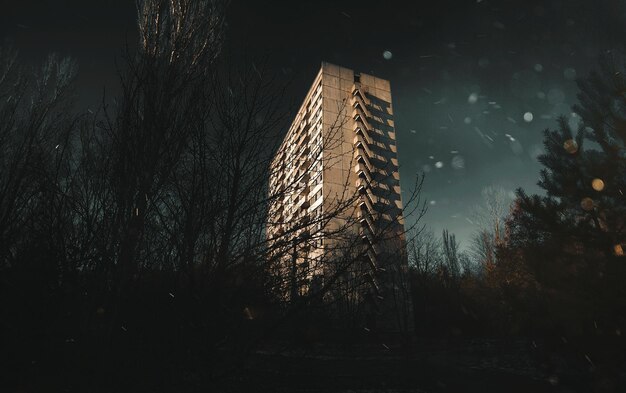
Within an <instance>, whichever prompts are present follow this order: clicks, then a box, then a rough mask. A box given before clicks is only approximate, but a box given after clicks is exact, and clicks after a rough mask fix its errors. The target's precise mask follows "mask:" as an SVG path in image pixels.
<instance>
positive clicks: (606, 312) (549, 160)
mask: <svg viewBox="0 0 626 393" xmlns="http://www.w3.org/2000/svg"><path fill="white" fill-rule="evenodd" d="M625 71H626V66H625V64H624V63H623V61H621V59H620V57H619V56H614V55H612V54H606V55H605V56H604V57H602V59H601V61H600V67H599V69H598V70H597V71H594V72H592V73H591V74H590V75H589V76H588V77H586V78H583V79H581V80H579V81H578V86H579V89H580V93H579V94H578V100H579V104H578V105H576V106H574V108H573V110H574V112H575V113H576V114H577V115H578V116H579V117H580V122H579V125H578V127H577V129H573V127H572V126H570V124H569V123H568V121H567V119H566V118H564V117H561V118H560V119H559V121H558V128H557V129H555V130H546V131H545V132H544V146H545V153H544V154H543V155H541V156H540V157H539V161H540V162H541V163H542V164H543V166H544V169H543V170H542V171H541V174H540V181H539V183H538V185H539V186H540V187H541V188H543V190H544V191H545V195H542V196H540V195H527V194H525V193H524V192H523V190H518V198H517V200H516V204H515V208H514V210H513V212H512V214H511V216H510V217H509V219H508V221H507V236H508V239H507V240H508V242H507V246H506V250H500V256H501V258H500V259H502V258H506V259H508V264H509V265H511V261H512V260H515V261H516V262H517V263H520V264H522V265H523V268H524V269H525V270H527V271H528V272H530V274H531V276H532V279H533V280H535V282H536V283H537V284H538V287H539V288H540V290H541V291H542V292H543V293H544V294H545V295H546V296H545V297H544V299H545V301H546V302H547V304H548V310H549V312H550V314H551V318H552V319H553V320H552V322H554V324H555V325H554V326H553V327H556V326H563V325H566V324H567V325H569V326H572V322H574V323H573V324H574V325H576V323H578V324H579V327H581V328H585V327H588V326H589V324H590V323H592V324H594V325H597V323H593V322H590V321H592V320H593V321H596V320H603V321H605V322H606V323H610V324H616V323H617V324H620V323H621V324H623V323H624V321H623V320H620V317H619V316H620V315H626V314H625V313H624V311H625V307H626V291H625V290H624V285H623V282H624V280H625V279H626V268H625V266H626V261H625V260H624V257H623V252H622V251H621V250H622V249H623V248H624V247H625V246H626V233H625V228H624V225H625V223H626V196H624V191H626V149H625V145H626V80H625V78H624V72H625ZM574 328H575V329H576V327H575V326H574Z"/></svg>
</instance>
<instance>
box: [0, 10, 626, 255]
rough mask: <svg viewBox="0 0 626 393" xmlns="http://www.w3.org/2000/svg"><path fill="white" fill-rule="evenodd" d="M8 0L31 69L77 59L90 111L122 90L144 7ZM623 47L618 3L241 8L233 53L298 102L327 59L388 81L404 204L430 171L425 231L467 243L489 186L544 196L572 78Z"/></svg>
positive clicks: (5, 16) (10, 25)
mask: <svg viewBox="0 0 626 393" xmlns="http://www.w3.org/2000/svg"><path fill="white" fill-rule="evenodd" d="M7 3H8V4H4V5H3V6H2V12H1V13H0V37H1V38H3V39H5V38H8V39H10V40H11V41H13V43H14V44H15V46H16V47H17V48H18V49H19V50H20V52H21V54H22V56H23V57H24V58H25V59H27V60H28V61H29V62H33V63H35V62H38V61H40V60H42V59H43V58H44V57H45V56H46V55H47V54H48V53H50V52H53V51H55V52H60V53H61V54H63V55H69V56H72V57H74V58H75V59H76V60H77V62H78V64H79V67H80V71H79V80H78V89H79V98H80V102H79V107H81V108H89V107H93V106H96V105H97V104H98V102H99V101H100V98H101V97H102V93H103V91H104V89H105V88H106V91H109V92H114V91H115V90H116V88H117V82H116V59H117V62H118V63H119V59H120V55H121V53H122V51H123V48H124V46H125V45H126V43H128V44H129V45H131V46H132V45H134V43H135V40H136V38H135V37H136V33H135V26H134V23H135V6H134V1H107V2H97V4H96V2H87V1H74V0H71V1H70V0H66V1H61V0H56V1H31V0H27V1H19V2H7ZM625 37H626V2H625V1H618V0H596V1H589V0H563V1H529V0H509V1H507V0H498V1H496V0H491V1H490V0H482V1H481V0H467V1H465V0H454V1H452V0H442V1H429V2H425V1H413V2H411V4H410V5H406V4H403V2H393V1H385V2H383V1H377V2H371V3H368V2H365V1H355V2H349V1H311V2H298V1H292V2H281V1H271V2H269V1H266V2H261V1H233V2H232V4H231V6H230V8H229V15H228V31H227V40H228V42H227V45H226V48H227V49H226V52H229V53H233V54H235V56H233V58H236V57H238V56H240V57H242V58H243V57H245V58H249V59H266V61H267V63H268V66H269V68H270V70H271V72H272V73H274V74H276V75H278V76H279V81H284V82H287V81H289V82H290V89H289V97H291V99H292V101H293V103H299V101H300V100H301V99H302V98H303V97H304V95H305V93H306V91H307V90H308V88H309V85H310V83H311V82H312V80H313V78H314V77H315V74H316V72H317V70H318V68H319V66H320V62H321V61H328V62H331V63H335V64H339V65H342V66H345V67H349V68H353V69H355V70H356V71H360V72H364V73H370V74H373V75H376V76H380V77H382V78H386V79H389V80H390V81H391V86H392V95H393V104H394V111H395V119H396V128H397V139H398V151H399V162H400V167H401V168H400V172H401V182H402V186H403V187H404V189H405V190H404V191H403V193H405V194H406V192H407V191H408V188H410V186H411V185H412V182H413V178H414V176H415V174H416V173H418V172H422V171H424V172H426V182H425V185H424V197H425V198H426V200H427V201H428V203H429V211H428V213H427V215H426V218H425V222H426V224H427V225H429V226H430V227H431V228H432V229H433V230H434V231H435V232H437V233H438V232H440V231H441V230H442V229H443V228H448V229H449V230H450V231H452V232H454V233H456V234H457V238H459V239H460V240H461V241H462V243H463V244H465V245H467V244H468V243H469V238H470V236H471V234H472V232H473V231H474V230H476V226H475V225H473V224H472V213H471V212H472V210H473V208H474V206H476V205H477V204H479V203H480V201H481V192H482V190H483V189H484V188H485V187H488V186H497V187H503V188H504V189H506V190H507V191H509V192H510V195H511V197H512V193H513V190H514V189H515V188H517V187H523V188H524V189H526V190H527V191H529V192H537V191H538V187H537V186H536V182H537V180H538V174H539V170H540V165H539V164H538V162H537V160H536V157H537V155H538V154H540V153H541V151H542V143H541V142H542V130H544V129H545V128H547V127H554V126H555V124H556V123H555V119H556V117H557V116H558V115H566V116H568V118H569V119H570V121H571V122H572V124H575V123H576V122H577V119H576V115H575V114H572V111H571V109H570V106H571V105H572V104H573V103H574V102H575V100H576V82H575V79H576V78H577V77H580V76H584V75H586V74H587V72H588V71H589V70H590V69H592V68H593V67H594V66H595V64H596V61H597V56H598V54H600V53H601V52H603V51H606V50H610V49H613V48H623V41H624V38H625ZM241 55H243V56H241ZM405 197H406V196H405Z"/></svg>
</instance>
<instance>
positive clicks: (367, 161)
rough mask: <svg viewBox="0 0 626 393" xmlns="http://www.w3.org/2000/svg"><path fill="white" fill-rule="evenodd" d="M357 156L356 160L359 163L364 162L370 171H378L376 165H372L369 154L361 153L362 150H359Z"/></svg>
mask: <svg viewBox="0 0 626 393" xmlns="http://www.w3.org/2000/svg"><path fill="white" fill-rule="evenodd" d="M355 158H356V162H358V163H359V164H363V165H364V166H365V167H366V168H367V169H368V170H369V171H370V173H372V172H374V173H375V172H376V167H375V166H374V165H372V162H371V161H370V159H369V157H368V156H367V154H360V152H359V151H357V152H356V157H355Z"/></svg>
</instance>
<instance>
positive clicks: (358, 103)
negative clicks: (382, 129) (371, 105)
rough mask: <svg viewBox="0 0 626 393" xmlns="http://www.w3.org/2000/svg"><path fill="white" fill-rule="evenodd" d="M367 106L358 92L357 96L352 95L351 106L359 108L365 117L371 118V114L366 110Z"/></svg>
mask: <svg viewBox="0 0 626 393" xmlns="http://www.w3.org/2000/svg"><path fill="white" fill-rule="evenodd" d="M367 105H368V104H367V103H366V102H365V100H364V99H363V96H362V95H361V93H360V92H358V93H357V94H352V106H353V107H355V108H356V107H360V108H361V110H362V111H363V113H364V114H365V116H367V117H372V114H371V113H370V111H369V110H368V109H367Z"/></svg>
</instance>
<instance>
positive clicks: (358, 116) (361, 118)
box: [352, 108, 372, 131]
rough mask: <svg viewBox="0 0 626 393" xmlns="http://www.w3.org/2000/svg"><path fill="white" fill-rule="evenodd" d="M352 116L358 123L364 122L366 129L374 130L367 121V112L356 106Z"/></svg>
mask: <svg viewBox="0 0 626 393" xmlns="http://www.w3.org/2000/svg"><path fill="white" fill-rule="evenodd" d="M352 118H353V119H354V121H355V122H357V124H358V123H359V122H360V123H363V126H364V127H365V129H366V130H368V131H369V130H372V126H371V125H370V123H369V122H368V121H367V118H366V117H365V114H364V113H363V112H362V111H361V110H360V109H358V108H354V110H353V111H352Z"/></svg>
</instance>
